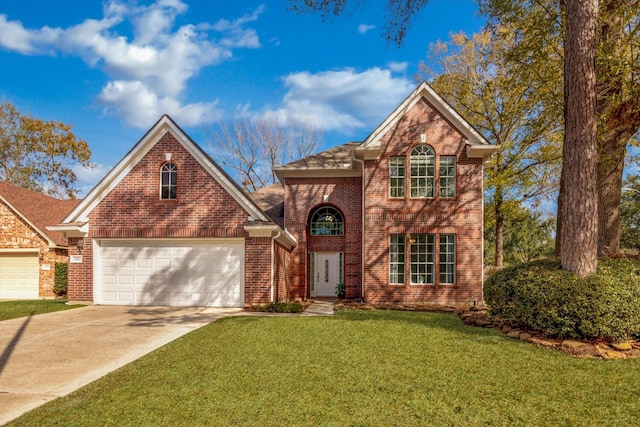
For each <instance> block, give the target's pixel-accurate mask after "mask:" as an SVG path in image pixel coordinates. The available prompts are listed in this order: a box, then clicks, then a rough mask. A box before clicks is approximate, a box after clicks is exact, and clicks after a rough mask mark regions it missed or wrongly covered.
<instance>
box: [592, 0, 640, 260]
mask: <svg viewBox="0 0 640 427" xmlns="http://www.w3.org/2000/svg"><path fill="white" fill-rule="evenodd" d="M623 7H625V6H624V5H623V4H621V3H619V2H617V1H603V2H602V4H601V7H600V44H601V46H602V47H601V49H603V50H604V51H606V52H607V54H608V55H609V58H610V59H609V60H607V61H599V62H597V65H596V67H597V69H596V73H597V86H596V87H597V94H598V98H597V112H598V117H599V118H600V120H599V123H598V126H599V129H598V134H599V141H598V155H599V159H598V255H602V256H606V255H611V254H615V253H618V252H619V250H620V197H621V192H622V172H623V170H624V162H625V155H626V147H627V143H628V142H629V140H630V139H631V137H633V135H634V134H635V133H636V131H637V130H638V126H640V111H639V110H640V98H638V96H634V90H633V89H631V90H630V89H629V87H628V85H629V83H632V84H636V85H637V84H638V83H637V81H634V77H633V75H631V74H630V73H631V71H630V70H631V68H630V67H628V66H627V67H621V66H620V61H622V60H623V58H625V57H627V56H629V55H632V54H633V48H630V47H629V45H628V43H625V42H624V40H625V38H626V37H627V35H626V33H625V23H624V21H623V17H624V14H623V13H621V10H620V9H621V8H623ZM630 49H631V50H630Z"/></svg>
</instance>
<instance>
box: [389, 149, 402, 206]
mask: <svg viewBox="0 0 640 427" xmlns="http://www.w3.org/2000/svg"><path fill="white" fill-rule="evenodd" d="M405 169H406V161H405V158H404V156H402V157H391V159H390V160H389V196H391V197H404V181H405V174H406V171H405Z"/></svg>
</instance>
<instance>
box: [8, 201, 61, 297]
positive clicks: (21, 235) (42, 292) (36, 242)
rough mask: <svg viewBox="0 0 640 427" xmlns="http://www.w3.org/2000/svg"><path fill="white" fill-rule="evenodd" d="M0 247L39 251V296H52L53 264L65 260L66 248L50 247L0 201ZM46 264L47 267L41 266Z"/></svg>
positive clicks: (53, 294) (53, 295)
mask: <svg viewBox="0 0 640 427" xmlns="http://www.w3.org/2000/svg"><path fill="white" fill-rule="evenodd" d="M0 249H34V250H38V251H39V256H40V262H39V286H38V294H39V296H40V298H53V297H55V296H56V295H55V293H54V292H53V285H54V283H55V282H54V278H55V266H56V263H57V262H67V261H68V256H67V250H66V249H51V248H49V242H47V240H45V239H43V238H42V236H41V235H40V234H39V233H37V232H36V231H35V230H34V229H33V228H32V227H31V226H30V225H29V224H27V223H26V222H24V221H23V220H22V218H20V217H19V216H17V215H16V214H15V213H14V212H13V211H12V210H11V209H10V208H9V207H8V206H7V205H6V204H4V203H3V202H0ZM43 265H44V266H48V267H49V269H48V270H47V269H46V268H45V269H43V268H42V267H43Z"/></svg>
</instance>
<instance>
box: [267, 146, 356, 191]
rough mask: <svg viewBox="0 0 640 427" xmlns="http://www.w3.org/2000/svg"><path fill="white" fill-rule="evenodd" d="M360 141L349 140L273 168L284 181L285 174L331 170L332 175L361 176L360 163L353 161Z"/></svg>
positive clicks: (301, 174) (323, 173) (305, 173)
mask: <svg viewBox="0 0 640 427" xmlns="http://www.w3.org/2000/svg"><path fill="white" fill-rule="evenodd" d="M360 144H361V143H360V142H347V143H346V144H342V145H338V146H337V147H333V148H330V149H328V150H326V151H322V152H321V153H317V154H313V155H311V156H308V157H305V158H304V159H300V160H296V161H295V162H291V163H287V164H286V165H280V166H277V167H275V168H274V169H273V170H274V171H275V173H276V176H277V177H278V179H279V180H280V182H283V177H285V176H307V177H310V176H315V175H317V174H319V173H320V174H322V175H323V176H326V171H328V170H330V171H332V172H331V175H332V176H360V175H361V174H362V172H361V171H360V170H359V163H357V162H354V161H353V150H354V149H355V148H356V147H359V146H360Z"/></svg>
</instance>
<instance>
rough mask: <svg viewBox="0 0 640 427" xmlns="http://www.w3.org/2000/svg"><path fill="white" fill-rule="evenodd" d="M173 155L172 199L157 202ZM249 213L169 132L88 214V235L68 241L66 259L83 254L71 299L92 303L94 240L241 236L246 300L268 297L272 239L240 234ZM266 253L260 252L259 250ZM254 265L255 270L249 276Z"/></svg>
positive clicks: (73, 270)
mask: <svg viewBox="0 0 640 427" xmlns="http://www.w3.org/2000/svg"><path fill="white" fill-rule="evenodd" d="M166 153H171V163H173V164H175V165H176V166H177V169H178V193H177V194H178V195H177V199H175V200H162V199H160V168H161V167H162V165H163V164H164V163H165V162H166V161H167V160H166ZM246 223H247V213H246V212H245V211H244V209H243V208H242V207H241V206H240V205H239V204H238V202H237V201H236V200H234V198H233V197H232V196H231V195H230V194H229V193H228V192H227V191H226V190H225V189H224V188H223V187H222V186H221V185H220V184H219V183H218V182H217V181H216V180H215V179H214V178H213V177H212V176H211V175H210V174H209V172H208V171H206V170H205V169H204V168H203V167H202V165H200V163H198V161H197V160H196V159H195V158H194V157H193V156H192V155H191V154H190V153H189V152H188V151H187V150H186V149H185V148H184V147H183V146H182V145H181V144H180V143H178V141H176V139H175V138H174V136H173V135H172V134H171V133H169V132H167V133H165V134H164V136H162V137H161V138H160V140H159V141H158V142H157V143H156V144H155V145H154V146H153V148H151V150H150V151H149V152H148V153H147V154H146V155H145V156H144V157H143V158H142V159H141V160H140V161H139V162H138V163H137V164H136V165H135V166H134V167H133V168H132V169H131V171H129V173H128V174H127V175H126V176H125V177H124V178H123V179H122V180H121V181H120V182H119V183H118V185H117V186H116V187H115V188H114V189H113V190H112V191H111V192H110V193H109V194H108V195H106V197H104V198H103V199H102V200H101V201H100V203H99V204H98V205H97V206H96V207H95V208H94V209H93V211H92V212H91V213H90V215H89V233H88V235H87V236H86V237H85V238H83V239H81V240H82V241H83V245H82V246H83V249H82V250H79V249H78V246H77V242H78V240H80V239H75V238H71V239H70V242H69V245H70V252H69V254H70V255H82V256H83V262H82V263H81V264H70V265H69V275H70V283H73V286H70V287H69V300H73V301H93V300H94V295H93V287H94V286H93V285H94V284H93V241H94V239H140V238H145V239H148V238H163V239H174V238H175V239H188V238H198V239H203V238H237V237H243V238H245V283H246V284H247V288H246V289H245V301H246V302H249V303H251V302H257V301H258V300H260V299H264V298H265V296H268V293H265V292H266V291H265V288H268V287H269V286H270V277H269V276H265V275H264V273H263V271H264V269H265V266H264V265H263V264H264V263H267V264H266V265H267V266H268V265H269V264H268V263H269V262H270V255H269V253H268V249H269V246H270V241H271V240H270V239H265V238H249V237H248V236H247V235H246V232H245V230H244V225H245V224H246ZM263 250H264V251H266V252H267V253H266V254H263V253H262V251H263ZM252 266H256V267H257V270H256V272H255V273H254V272H249V271H248V270H251V267H252Z"/></svg>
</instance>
